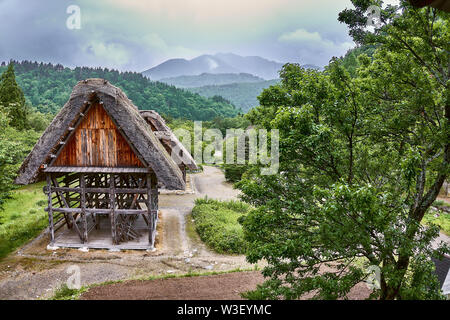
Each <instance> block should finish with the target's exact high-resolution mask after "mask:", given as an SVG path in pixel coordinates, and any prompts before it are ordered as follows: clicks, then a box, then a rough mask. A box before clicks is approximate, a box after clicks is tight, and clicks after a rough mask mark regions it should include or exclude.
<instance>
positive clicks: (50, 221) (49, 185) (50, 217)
mask: <svg viewBox="0 0 450 320" xmlns="http://www.w3.org/2000/svg"><path fill="white" fill-rule="evenodd" d="M46 178H47V192H48V208H47V209H48V227H49V232H50V245H52V246H53V245H54V243H55V226H54V225H53V203H52V178H51V175H50V174H47V175H46Z"/></svg>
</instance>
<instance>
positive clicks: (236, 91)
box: [187, 79, 280, 112]
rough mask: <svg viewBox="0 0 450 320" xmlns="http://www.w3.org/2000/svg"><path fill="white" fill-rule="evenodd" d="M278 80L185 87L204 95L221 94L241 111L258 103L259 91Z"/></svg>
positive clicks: (245, 110)
mask: <svg viewBox="0 0 450 320" xmlns="http://www.w3.org/2000/svg"><path fill="white" fill-rule="evenodd" d="M279 82H280V80H278V79H275V80H267V81H261V82H252V83H232V84H225V85H209V86H203V87H197V88H187V90H189V91H191V92H195V93H198V94H200V95H202V96H204V97H213V96H216V95H218V96H222V97H224V98H225V99H227V100H229V101H231V102H232V103H233V104H234V105H235V106H236V107H237V108H240V109H242V111H243V112H247V111H249V110H250V109H251V108H253V107H256V106H258V105H259V102H258V99H257V97H258V96H259V95H260V94H261V92H262V91H263V90H264V89H266V88H269V87H270V86H273V85H275V84H277V83H279Z"/></svg>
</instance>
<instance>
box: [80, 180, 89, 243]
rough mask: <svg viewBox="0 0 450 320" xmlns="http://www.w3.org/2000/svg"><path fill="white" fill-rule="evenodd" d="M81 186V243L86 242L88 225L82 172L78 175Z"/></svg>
mask: <svg viewBox="0 0 450 320" xmlns="http://www.w3.org/2000/svg"><path fill="white" fill-rule="evenodd" d="M80 187H81V193H80V196H81V201H80V205H81V218H82V219H83V220H82V222H83V243H87V242H88V225H87V212H86V177H85V175H84V174H82V175H81V176H80Z"/></svg>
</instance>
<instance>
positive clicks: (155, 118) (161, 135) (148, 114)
mask: <svg viewBox="0 0 450 320" xmlns="http://www.w3.org/2000/svg"><path fill="white" fill-rule="evenodd" d="M140 113H141V116H142V117H143V118H144V119H145V120H146V121H147V123H148V124H149V125H150V127H151V128H152V130H153V133H154V134H155V136H156V137H157V138H158V139H159V140H160V142H161V143H163V144H168V146H169V148H170V150H172V149H173V148H174V147H175V146H178V149H179V150H181V151H182V152H183V156H184V157H180V156H179V155H177V154H176V153H175V152H173V153H172V154H171V156H172V157H173V158H174V160H175V162H176V163H183V164H184V165H186V166H187V167H188V168H189V169H191V170H198V167H197V164H196V163H195V160H194V159H193V158H192V156H191V154H190V153H189V151H187V150H186V148H185V147H184V146H183V144H182V143H181V142H180V140H178V138H177V137H176V136H175V135H174V134H173V132H172V130H170V128H169V127H168V126H167V125H166V122H165V121H164V119H163V118H162V117H161V116H160V115H159V113H158V112H156V111H154V110H141V111H140Z"/></svg>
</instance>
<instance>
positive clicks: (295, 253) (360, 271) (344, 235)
mask: <svg viewBox="0 0 450 320" xmlns="http://www.w3.org/2000/svg"><path fill="white" fill-rule="evenodd" d="M352 2H353V4H354V5H355V9H354V10H350V9H346V10H344V11H343V12H342V13H341V14H340V20H341V21H343V22H345V23H347V24H348V25H349V28H350V34H351V35H352V36H353V37H354V39H355V40H356V41H358V42H360V43H361V44H363V45H375V46H376V47H377V49H376V50H375V52H374V54H373V57H372V58H369V57H368V56H367V55H366V54H361V55H360V56H359V57H358V58H357V59H358V60H357V61H358V68H357V69H356V70H355V72H354V76H353V77H352V76H351V75H350V73H349V71H347V70H346V68H345V67H344V66H343V63H342V61H340V60H338V59H334V60H332V61H331V63H330V64H329V66H328V67H327V68H326V70H325V71H324V72H317V71H311V70H304V69H302V68H301V67H300V66H298V65H295V64H288V65H286V66H285V67H284V68H283V70H282V72H281V79H282V80H281V83H280V84H279V85H278V86H273V87H271V88H269V89H267V90H265V91H264V92H263V93H262V94H261V96H260V104H261V106H260V107H258V108H256V109H254V110H252V111H251V112H250V113H249V115H248V117H249V118H250V119H251V120H252V121H253V122H254V123H255V124H257V125H259V126H261V127H265V128H267V129H272V128H276V129H279V130H280V170H279V172H280V173H279V174H278V175H276V176H261V175H260V174H259V170H258V168H253V169H250V171H248V172H247V173H246V176H245V177H246V178H245V179H243V180H242V181H241V182H239V183H238V187H239V188H240V189H241V190H242V192H243V196H242V198H243V200H245V201H246V202H249V203H251V204H253V205H254V206H255V207H256V209H255V210H253V211H252V212H251V213H250V214H249V215H248V216H247V217H246V218H245V221H244V222H243V224H244V230H245V235H246V239H247V241H248V242H249V243H250V245H249V246H250V249H249V253H248V260H249V261H250V262H256V261H258V260H261V259H265V260H266V261H267V262H268V266H267V267H266V268H265V269H264V271H263V273H264V275H265V276H267V277H268V278H269V280H267V281H266V282H265V283H264V285H262V286H260V287H259V289H258V292H259V296H260V297H263V298H280V297H282V298H287V299H294V298H298V297H300V296H302V295H303V294H305V293H308V292H313V293H314V295H315V297H319V298H324V299H336V298H339V297H345V296H346V295H347V294H348V292H349V291H350V289H351V288H352V287H353V286H355V285H356V284H357V283H359V282H361V281H364V280H365V279H367V277H368V269H369V267H370V266H376V267H378V268H380V279H379V281H380V282H379V284H380V287H379V288H376V289H374V290H373V293H372V295H371V298H380V299H437V298H441V297H442V296H441V293H440V288H439V283H438V281H437V278H436V276H435V275H434V274H433V270H434V265H433V263H432V262H431V260H430V257H433V256H434V257H441V256H442V254H443V253H444V252H449V248H448V246H447V245H445V244H440V245H439V246H438V248H437V249H435V248H433V247H432V245H431V243H432V241H433V239H435V238H436V236H437V235H438V232H439V228H437V227H424V226H422V224H421V222H422V219H423V216H424V214H425V213H426V212H427V211H428V210H429V208H430V205H431V204H432V203H433V201H434V200H435V199H436V196H437V195H438V192H439V190H440V188H441V186H442V184H443V182H444V180H445V179H446V177H447V176H448V174H449V162H450V129H449V121H450V99H449V91H448V84H449V80H448V79H449V70H450V63H449V56H448V51H449V43H450V41H449V36H450V33H449V30H450V28H449V22H450V20H449V15H448V14H447V13H444V12H439V11H437V10H435V9H430V8H425V9H414V8H412V7H410V6H409V4H408V3H407V2H405V1H402V2H401V5H402V11H400V10H397V9H398V8H395V7H392V6H389V7H388V8H387V9H385V10H383V11H382V17H383V21H384V24H383V26H382V27H380V28H379V29H377V30H375V32H374V33H368V32H367V31H366V30H365V28H364V26H365V22H366V17H365V16H364V12H365V11H366V9H367V8H368V6H369V5H371V4H374V3H375V4H376V3H378V2H375V1H358V0H356V1H352ZM395 12H397V13H399V15H398V16H396V18H395V19H394V20H393V19H391V18H389V17H392V16H393V14H394V13H395Z"/></svg>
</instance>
